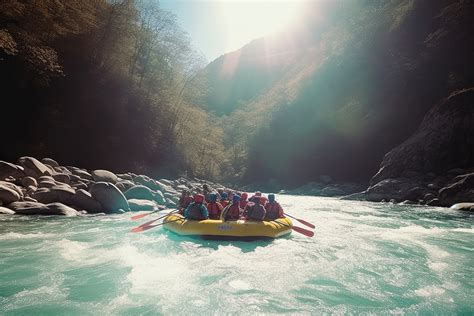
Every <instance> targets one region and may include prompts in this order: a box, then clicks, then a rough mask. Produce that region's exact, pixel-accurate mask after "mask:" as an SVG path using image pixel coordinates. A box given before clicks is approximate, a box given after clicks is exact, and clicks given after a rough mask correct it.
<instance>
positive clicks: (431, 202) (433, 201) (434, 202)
mask: <svg viewBox="0 0 474 316" xmlns="http://www.w3.org/2000/svg"><path fill="white" fill-rule="evenodd" d="M426 205H428V206H440V201H439V199H438V198H434V199H431V200H429V201H428V202H426Z"/></svg>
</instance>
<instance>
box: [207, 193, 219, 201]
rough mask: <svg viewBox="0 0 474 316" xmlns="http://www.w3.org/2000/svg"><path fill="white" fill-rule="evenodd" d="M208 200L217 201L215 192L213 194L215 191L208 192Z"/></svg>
mask: <svg viewBox="0 0 474 316" xmlns="http://www.w3.org/2000/svg"><path fill="white" fill-rule="evenodd" d="M209 201H211V202H215V201H217V194H215V193H210V194H209Z"/></svg>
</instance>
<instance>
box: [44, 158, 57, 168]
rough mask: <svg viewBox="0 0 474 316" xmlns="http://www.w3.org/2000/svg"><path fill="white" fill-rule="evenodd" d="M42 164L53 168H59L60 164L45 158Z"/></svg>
mask: <svg viewBox="0 0 474 316" xmlns="http://www.w3.org/2000/svg"><path fill="white" fill-rule="evenodd" d="M41 162H42V163H43V164H45V165H49V166H51V167H59V164H58V163H57V162H56V160H53V159H51V158H43V159H41Z"/></svg>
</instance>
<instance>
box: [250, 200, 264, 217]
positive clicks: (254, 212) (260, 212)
mask: <svg viewBox="0 0 474 316" xmlns="http://www.w3.org/2000/svg"><path fill="white" fill-rule="evenodd" d="M247 214H248V218H249V219H253V220H257V221H261V220H263V219H264V218H265V207H263V205H261V204H258V203H255V204H254V205H252V206H250V207H249V209H248V213H247Z"/></svg>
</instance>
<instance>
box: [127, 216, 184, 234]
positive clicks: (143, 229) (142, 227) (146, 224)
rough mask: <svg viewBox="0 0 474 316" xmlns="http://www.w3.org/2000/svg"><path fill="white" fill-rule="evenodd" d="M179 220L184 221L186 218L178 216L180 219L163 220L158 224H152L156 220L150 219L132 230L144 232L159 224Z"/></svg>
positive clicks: (133, 231)
mask: <svg viewBox="0 0 474 316" xmlns="http://www.w3.org/2000/svg"><path fill="white" fill-rule="evenodd" d="M177 221H184V218H178V219H175V220H172V221H167V222H162V223H159V224H156V225H151V223H153V222H154V221H150V222H148V223H145V224H142V225H140V226H138V227H135V228H133V229H132V230H131V232H132V233H140V232H143V231H145V230H149V229H152V228H155V227H157V226H161V225H164V224H168V223H173V222H177Z"/></svg>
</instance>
